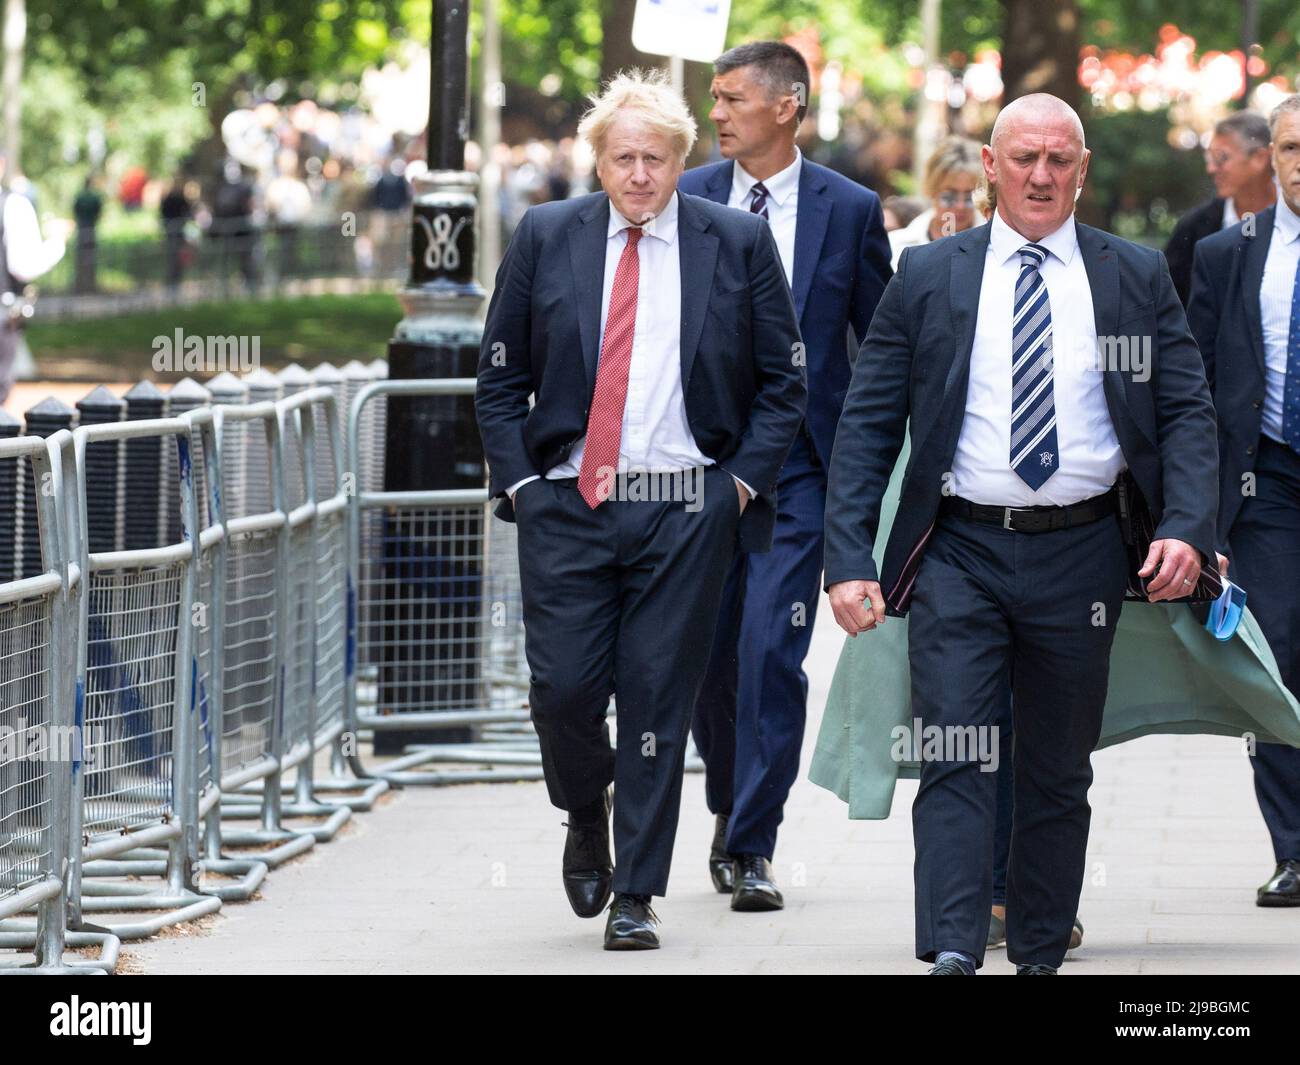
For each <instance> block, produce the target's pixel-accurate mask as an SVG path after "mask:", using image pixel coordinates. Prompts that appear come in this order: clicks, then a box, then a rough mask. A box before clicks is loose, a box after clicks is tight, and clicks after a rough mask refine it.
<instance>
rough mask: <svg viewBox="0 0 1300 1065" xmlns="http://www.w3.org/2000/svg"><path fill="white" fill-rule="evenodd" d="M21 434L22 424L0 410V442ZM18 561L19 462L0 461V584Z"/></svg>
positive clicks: (15, 572) (13, 574) (15, 570)
mask: <svg viewBox="0 0 1300 1065" xmlns="http://www.w3.org/2000/svg"><path fill="white" fill-rule="evenodd" d="M21 432H22V422H20V421H19V420H18V419H17V418H15V417H14V416H13V415H12V414H10V413H9V412H8V411H7V410H5V409H4V408H3V407H0V440H11V439H13V438H14V437H15V436H18V435H19V433H21ZM20 568H21V567H20V565H19V561H18V460H17V459H0V584H7V583H8V582H9V581H12V580H13V579H14V578H15V577H16V576H17V575H18V572H19V570H20Z"/></svg>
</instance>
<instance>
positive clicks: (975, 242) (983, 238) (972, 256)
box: [943, 225, 1011, 404]
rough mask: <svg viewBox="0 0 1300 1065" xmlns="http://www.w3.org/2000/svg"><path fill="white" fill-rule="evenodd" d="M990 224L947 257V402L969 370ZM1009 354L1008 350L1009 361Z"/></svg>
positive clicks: (945, 388) (945, 380) (978, 229)
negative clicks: (949, 323) (949, 346)
mask: <svg viewBox="0 0 1300 1065" xmlns="http://www.w3.org/2000/svg"><path fill="white" fill-rule="evenodd" d="M991 231H992V227H991V226H989V225H983V226H978V227H977V228H975V229H973V230H970V236H968V237H965V236H964V237H961V238H959V239H960V241H961V243H960V244H959V245H958V247H957V248H956V249H955V250H954V251H953V254H952V257H951V258H950V259H949V260H948V309H949V313H950V314H951V315H952V334H953V357H952V364H951V365H950V366H949V367H948V376H947V377H946V378H945V379H944V383H943V401H944V403H945V404H947V402H948V400H949V399H950V398H951V397H952V394H953V393H954V392H955V391H956V390H957V387H958V385H959V384H960V385H961V386H962V388H963V398H964V394H965V393H964V388H965V384H966V381H967V379H968V374H969V371H970V353H971V349H972V348H973V347H974V346H975V320H976V318H977V317H978V316H979V308H980V285H981V283H982V282H983V280H984V260H985V258H986V257H987V255H988V249H989V234H990V232H991ZM1010 359H1011V353H1010V352H1007V360H1008V364H1010Z"/></svg>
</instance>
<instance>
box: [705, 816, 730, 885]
mask: <svg viewBox="0 0 1300 1065" xmlns="http://www.w3.org/2000/svg"><path fill="white" fill-rule="evenodd" d="M727 819H728V818H727V815H726V814H718V819H717V822H716V823H715V825H714V827H713V847H712V849H711V850H710V851H709V876H710V877H712V879H713V888H714V890H715V891H717V892H718V894H719V895H730V894H731V891H732V888H733V886H734V885H735V882H736V878H735V876H734V875H733V874H732V869H731V861H732V859H731V855H730V854H728V853H727Z"/></svg>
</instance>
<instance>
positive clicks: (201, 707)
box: [189, 547, 221, 792]
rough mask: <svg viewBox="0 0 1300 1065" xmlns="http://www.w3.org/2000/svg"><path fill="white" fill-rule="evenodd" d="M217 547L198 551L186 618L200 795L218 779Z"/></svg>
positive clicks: (218, 633)
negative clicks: (215, 761) (189, 633)
mask: <svg viewBox="0 0 1300 1065" xmlns="http://www.w3.org/2000/svg"><path fill="white" fill-rule="evenodd" d="M215 559H216V548H215V547H207V548H203V549H201V550H200V551H199V560H198V585H197V593H196V594H197V598H196V599H195V604H194V616H193V617H191V618H190V619H189V621H190V624H191V625H193V627H194V663H195V673H194V687H193V689H192V691H191V699H192V700H193V703H194V707H195V709H196V710H197V711H198V726H199V727H198V774H199V790H200V792H201V791H202V790H203V789H204V788H206V787H207V786H208V785H209V784H211V783H213V782H215V780H216V779H217V778H218V777H219V775H220V771H219V769H218V767H216V766H215V765H213V746H212V730H213V728H215V727H216V722H215V720H214V718H215V713H216V706H217V692H216V687H215V685H214V678H213V672H214V668H215V664H216V658H217V640H218V639H219V638H220V635H221V633H220V630H219V628H218V624H217V621H218V619H217V618H216V617H215V616H214V614H213V611H212V605H213V591H214V585H213V580H214V578H215V567H214V561H215Z"/></svg>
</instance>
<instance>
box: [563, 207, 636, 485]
mask: <svg viewBox="0 0 1300 1065" xmlns="http://www.w3.org/2000/svg"><path fill="white" fill-rule="evenodd" d="M640 239H641V229H640V227H639V226H631V227H629V228H628V230H627V244H626V245H625V246H624V248H623V254H622V255H621V256H619V260H618V268H617V269H616V270H615V271H614V288H613V290H612V291H611V292H610V294H609V312H608V313H607V314H606V315H605V339H604V341H603V342H602V343H601V345H600V362H599V363H598V364H597V366H596V394H595V395H594V396H593V397H592V400H591V412H590V413H589V414H588V416H587V440H586V443H585V444H583V448H582V467H581V468H580V469H579V470H578V491H579V492H581V493H582V498H583V499H585V500H586V501H587V506H589V507H591V509H592V510H595V509H596V508H597V507H598V506H600V505H601V503H603V502H605V500H606V499H608V498H609V494H610V492H611V491H612V489H613V487H614V476H613V475H614V473H615V472H616V471H617V470H618V452H619V447H620V445H621V444H622V442H623V407H624V406H625V405H626V404H627V373H628V369H629V368H630V367H631V365H632V332H633V329H634V327H635V326H636V291H637V285H638V283H639V282H640V280H641V264H640V259H639V258H638V256H637V251H636V246H637V242H638V241H639V240H640Z"/></svg>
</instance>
